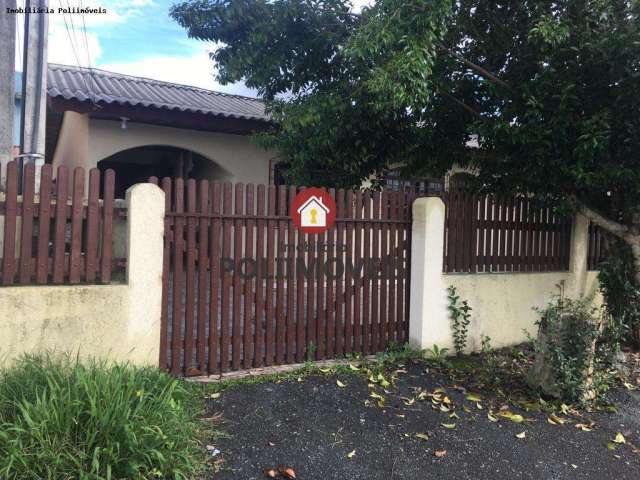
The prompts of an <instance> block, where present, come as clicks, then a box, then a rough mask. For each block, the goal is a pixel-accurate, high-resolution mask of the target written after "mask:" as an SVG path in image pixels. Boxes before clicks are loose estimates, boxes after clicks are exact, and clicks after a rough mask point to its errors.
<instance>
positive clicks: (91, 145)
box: [53, 112, 275, 184]
mask: <svg viewBox="0 0 640 480" xmlns="http://www.w3.org/2000/svg"><path fill="white" fill-rule="evenodd" d="M149 145H164V146H171V147H178V148H184V149H186V150H191V151H193V152H195V153H198V154H200V155H202V156H204V157H206V158H207V159H209V160H211V161H212V162H214V163H212V164H211V168H210V172H208V174H209V177H210V178H211V179H212V180H223V181H231V182H243V183H256V184H258V183H264V184H268V183H269V160H270V159H271V158H273V157H275V155H274V154H273V153H272V152H269V151H267V150H264V149H261V148H259V147H257V146H256V145H254V144H253V143H252V142H251V140H250V137H249V136H246V135H231V134H226V133H213V132H201V131H196V130H187V129H181V128H171V127H162V126H155V125H146V124H141V123H132V122H129V123H128V124H127V128H126V129H122V128H121V125H120V122H119V121H111V120H96V119H89V118H88V117H87V115H86V114H78V113H74V112H65V116H64V120H63V124H62V129H61V132H60V138H59V141H58V145H57V147H56V152H55V155H54V159H53V166H54V168H56V167H57V166H58V165H67V166H68V167H69V168H73V167H76V166H84V167H85V168H86V169H87V170H88V169H91V168H94V167H96V166H97V165H98V162H99V161H100V160H104V159H105V158H108V157H110V156H111V155H113V154H116V153H118V152H121V151H123V150H128V149H131V148H136V147H144V146H149Z"/></svg>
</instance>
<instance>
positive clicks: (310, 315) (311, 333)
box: [305, 233, 318, 360]
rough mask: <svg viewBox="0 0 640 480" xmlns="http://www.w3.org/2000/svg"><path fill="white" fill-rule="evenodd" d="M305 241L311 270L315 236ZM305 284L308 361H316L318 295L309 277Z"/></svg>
mask: <svg viewBox="0 0 640 480" xmlns="http://www.w3.org/2000/svg"><path fill="white" fill-rule="evenodd" d="M305 240H306V242H307V245H308V247H309V249H308V252H307V257H306V258H307V267H308V268H309V270H311V268H313V267H312V265H313V261H314V257H315V253H314V252H315V248H316V245H315V235H312V234H309V233H307V234H305ZM305 282H306V285H307V350H306V359H307V360H315V359H316V356H317V353H318V349H317V347H318V339H317V335H316V329H317V322H316V320H317V319H316V315H315V311H314V307H315V296H316V295H315V293H316V285H315V282H313V281H312V279H311V278H310V276H309V275H306V276H305Z"/></svg>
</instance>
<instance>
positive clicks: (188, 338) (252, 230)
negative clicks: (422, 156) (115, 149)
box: [150, 178, 412, 376]
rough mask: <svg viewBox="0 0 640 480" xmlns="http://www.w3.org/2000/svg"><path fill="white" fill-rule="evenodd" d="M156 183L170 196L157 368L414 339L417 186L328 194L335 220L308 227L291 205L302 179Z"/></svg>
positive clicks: (334, 352) (228, 363) (190, 368)
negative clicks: (318, 230) (299, 224)
mask: <svg viewBox="0 0 640 480" xmlns="http://www.w3.org/2000/svg"><path fill="white" fill-rule="evenodd" d="M150 182H152V183H155V184H158V183H160V186H161V187H162V189H163V190H164V192H165V202H166V216H165V240H164V241H165V247H164V275H163V295H162V323H161V353H160V366H161V368H163V369H166V370H169V371H171V372H172V373H173V374H175V375H188V376H189V375H208V374H218V373H221V372H225V371H228V370H238V369H240V368H251V367H262V366H264V365H277V364H285V363H296V362H303V361H305V360H307V359H314V360H315V359H318V360H321V359H327V358H334V357H338V356H343V355H344V354H348V353H355V352H358V353H362V354H370V353H375V352H379V351H382V350H384V349H385V348H386V346H387V345H388V344H389V343H390V342H394V341H395V342H404V341H406V340H407V338H408V319H409V317H408V315H409V308H408V307H409V278H410V277H409V264H410V259H409V254H410V248H411V246H410V245H411V238H410V235H411V202H412V198H410V194H408V193H405V192H374V193H371V192H352V191H344V190H337V191H334V190H331V191H330V194H331V195H332V196H333V198H334V199H335V201H336V205H337V220H336V224H335V226H334V227H333V228H332V229H330V230H329V231H327V232H325V233H323V234H319V235H309V234H303V233H301V232H299V231H298V230H297V229H296V228H295V227H294V226H293V223H292V219H291V218H290V216H289V212H288V210H287V206H288V205H290V204H291V202H292V201H293V198H294V197H295V195H296V194H297V193H298V192H299V191H301V190H302V189H303V187H294V186H291V187H285V186H279V187H276V186H273V185H270V186H265V185H257V186H254V185H251V184H248V185H243V184H240V183H239V184H235V186H234V185H232V184H231V183H224V184H221V183H219V182H209V181H206V180H205V181H199V182H196V181H195V180H188V181H186V182H185V181H184V180H183V179H181V178H177V179H170V178H164V179H163V180H162V181H161V182H159V181H158V179H157V178H151V179H150ZM185 184H186V185H185ZM185 187H186V188H185ZM301 264H302V265H303V268H299V267H300V265H301ZM312 265H315V270H313V268H314V267H312ZM318 265H320V266H324V268H320V267H319V266H318ZM340 265H342V266H343V267H344V268H342V267H340ZM349 265H352V266H353V268H349ZM358 265H360V266H361V268H357V266H358ZM389 265H390V266H389ZM383 268H384V269H386V270H384V271H385V272H386V275H379V276H376V275H370V274H367V273H363V272H369V273H370V272H371V271H376V272H380V271H383V270H382V269H383ZM304 269H312V271H313V272H314V273H313V274H312V275H305V270H304ZM307 271H308V270H307ZM390 272H391V273H390ZM374 277H375V278H374Z"/></svg>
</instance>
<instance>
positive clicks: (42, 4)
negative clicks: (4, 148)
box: [20, 0, 49, 189]
mask: <svg viewBox="0 0 640 480" xmlns="http://www.w3.org/2000/svg"><path fill="white" fill-rule="evenodd" d="M25 7H26V8H25V10H26V13H25V24H24V63H23V66H22V119H21V122H20V157H21V158H22V160H23V162H22V164H23V165H24V164H27V163H33V164H34V165H35V166H36V189H37V188H38V185H39V183H40V169H39V168H37V167H39V166H42V165H43V164H44V148H45V128H46V116H47V114H46V112H47V110H46V108H47V32H48V23H49V20H48V14H46V13H31V10H32V9H35V10H36V11H37V10H40V9H42V10H43V11H44V10H46V9H47V8H48V0H26V4H25Z"/></svg>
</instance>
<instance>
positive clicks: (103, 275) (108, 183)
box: [100, 169, 116, 283]
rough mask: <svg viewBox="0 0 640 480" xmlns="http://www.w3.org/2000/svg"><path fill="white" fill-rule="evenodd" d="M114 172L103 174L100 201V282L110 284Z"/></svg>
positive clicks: (108, 171)
mask: <svg viewBox="0 0 640 480" xmlns="http://www.w3.org/2000/svg"><path fill="white" fill-rule="evenodd" d="M115 181H116V176H115V172H114V171H113V170H111V169H109V170H107V171H106V172H105V173H104V188H103V200H102V205H103V207H102V261H101V263H100V281H101V282H102V283H110V282H111V259H112V258H113V254H112V251H113V201H114V192H115Z"/></svg>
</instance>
